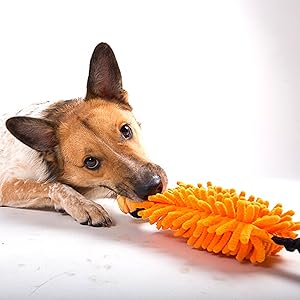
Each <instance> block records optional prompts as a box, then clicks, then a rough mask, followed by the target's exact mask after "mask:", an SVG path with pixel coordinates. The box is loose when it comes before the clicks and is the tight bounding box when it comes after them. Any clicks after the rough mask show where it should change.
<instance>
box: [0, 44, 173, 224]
mask: <svg viewBox="0 0 300 300" xmlns="http://www.w3.org/2000/svg"><path fill="white" fill-rule="evenodd" d="M2 123H3V124H1V128H0V139H1V140H0V206H10V207H24V208H46V207H50V208H52V207H53V208H55V209H57V210H63V211H65V212H67V213H68V214H69V215H71V216H72V217H73V218H74V219H75V220H76V221H78V222H80V223H81V224H88V225H92V226H110V225H111V224H112V221H111V218H110V216H109V215H108V213H107V212H106V211H105V210H104V209H103V207H102V206H101V205H99V204H97V203H95V202H93V201H92V200H93V199H95V198H101V197H102V198H103V197H107V196H108V195H109V194H110V196H112V195H111V194H114V195H116V194H119V195H123V196H125V197H128V198H131V199H133V200H136V201H143V200H146V199H147V197H148V196H149V195H151V194H154V193H157V192H161V191H162V190H163V189H164V188H165V187H166V184H167V177H166V175H165V172H164V171H163V169H162V168H161V167H159V166H158V165H156V164H153V163H152V162H150V161H149V160H148V158H147V157H146V155H145V152H144V150H143V147H142V145H141V142H140V126H139V124H138V123H137V121H136V119H135V118H134V116H133V114H132V108H131V106H130V105H129V103H128V99H127V92H126V91H125V90H124V89H123V87H122V78H121V73H120V70H119V67H118V63H117V61H116V58H115V55H114V53H113V51H112V49H111V48H110V47H109V46H108V45H107V44H105V43H101V44H99V45H98V46H97V47H96V48H95V50H94V52H93V55H92V57H91V61H90V69H89V77H88V82H87V93H86V97H85V98H84V99H75V100H68V101H59V102H56V103H53V104H50V103H49V102H46V103H41V104H36V105H33V106H31V107H29V108H27V109H25V110H22V111H20V112H19V113H18V114H17V116H14V117H11V118H9V119H7V118H6V119H4V120H3V122H2Z"/></svg>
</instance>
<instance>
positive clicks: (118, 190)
mask: <svg viewBox="0 0 300 300" xmlns="http://www.w3.org/2000/svg"><path fill="white" fill-rule="evenodd" d="M99 187H102V188H105V189H106V190H108V193H107V195H106V197H107V198H116V197H117V196H118V195H120V196H124V197H126V198H128V199H131V200H133V201H136V202H143V201H147V199H142V198H140V197H139V196H138V195H137V194H136V193H135V192H134V191H133V190H132V189H131V188H129V187H128V186H126V185H123V184H122V185H118V186H117V187H111V186H108V185H100V186H99Z"/></svg>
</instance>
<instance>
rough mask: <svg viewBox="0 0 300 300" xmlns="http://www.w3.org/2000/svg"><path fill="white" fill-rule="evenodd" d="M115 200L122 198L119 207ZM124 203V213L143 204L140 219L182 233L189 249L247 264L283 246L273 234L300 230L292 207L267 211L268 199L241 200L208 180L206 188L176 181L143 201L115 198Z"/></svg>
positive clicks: (286, 234)
mask: <svg viewBox="0 0 300 300" xmlns="http://www.w3.org/2000/svg"><path fill="white" fill-rule="evenodd" d="M120 201H124V202H123V206H122V204H121V203H120ZM125 204H127V210H128V211H127V212H130V211H132V210H134V209H136V208H144V210H141V211H139V213H138V214H139V215H140V216H141V217H142V218H143V219H148V221H149V222H150V224H154V223H156V227H157V229H164V230H166V229H171V230H173V232H174V236H177V237H179V236H182V237H184V238H186V239H187V244H188V245H190V246H192V247H194V248H198V249H205V250H207V251H209V252H214V253H223V254H225V255H230V256H234V257H235V258H236V259H237V260H238V261H242V260H244V259H246V260H250V261H251V262H252V263H257V262H258V263H261V262H263V261H264V260H265V258H266V257H267V256H269V255H274V254H276V253H277V252H278V251H280V250H281V249H282V248H283V246H281V245H277V244H275V243H274V242H273V240H272V236H277V237H284V238H295V237H296V236H297V234H296V233H295V232H294V231H297V230H299V229H300V222H293V221H292V216H293V215H294V211H292V210H289V211H287V212H283V209H282V205H281V204H277V205H275V207H274V208H273V209H271V210H269V203H268V201H264V200H262V199H260V198H256V199H255V197H254V196H250V197H248V199H246V194H245V192H241V193H240V194H237V192H236V191H235V190H234V189H223V188H222V187H217V186H213V185H212V183H211V182H208V183H207V188H205V187H203V186H202V184H198V186H193V185H190V184H184V183H181V182H178V186H177V187H176V188H175V189H169V190H167V191H165V192H164V193H162V194H156V195H153V196H150V197H149V201H146V202H142V203H137V202H131V203H130V202H128V201H127V203H126V201H125V199H124V198H122V197H120V199H119V205H120V208H122V210H123V211H124V205H125ZM128 205H129V206H131V207H129V206H128ZM125 206H126V205H125ZM124 212H126V209H125V211H124Z"/></svg>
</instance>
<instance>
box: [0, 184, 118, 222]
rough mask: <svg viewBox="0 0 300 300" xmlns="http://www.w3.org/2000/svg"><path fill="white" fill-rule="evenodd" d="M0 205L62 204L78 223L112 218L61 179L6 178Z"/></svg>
mask: <svg viewBox="0 0 300 300" xmlns="http://www.w3.org/2000/svg"><path fill="white" fill-rule="evenodd" d="M0 206H10V207H23V208H45V207H54V208H56V209H60V208H63V209H64V210H65V211H66V212H67V213H68V214H69V215H71V216H72V217H73V218H74V219H75V220H76V221H78V222H79V223H81V224H86V225H92V226H110V225H111V224H112V221H111V219H110V217H109V215H108V214H107V212H106V211H105V210H104V208H103V207H102V206H101V205H99V204H97V203H95V202H93V201H90V200H88V199H86V198H85V197H84V196H82V195H81V194H79V193H78V192H76V191H75V190H74V189H72V188H71V187H69V186H67V185H65V184H61V183H46V182H45V183H41V182H37V181H33V180H19V179H15V180H10V181H6V182H4V183H3V185H2V187H1V190H0Z"/></svg>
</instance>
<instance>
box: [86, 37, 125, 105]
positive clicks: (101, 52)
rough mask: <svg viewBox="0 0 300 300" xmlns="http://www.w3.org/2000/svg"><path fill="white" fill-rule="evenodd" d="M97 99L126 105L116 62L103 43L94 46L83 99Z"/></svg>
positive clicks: (108, 47)
mask: <svg viewBox="0 0 300 300" xmlns="http://www.w3.org/2000/svg"><path fill="white" fill-rule="evenodd" d="M97 97H100V98H102V99H105V100H110V101H114V102H118V103H124V104H127V93H126V91H124V90H123V87H122V76H121V72H120V69H119V66H118V62H117V60H116V57H115V55H114V52H113V51H112V49H111V48H110V46H109V45H108V44H105V43H100V44H98V45H97V46H96V48H95V50H94V52H93V54H92V57H91V61H90V70H89V77H88V82H87V93H86V97H85V99H86V100H88V99H91V98H97Z"/></svg>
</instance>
